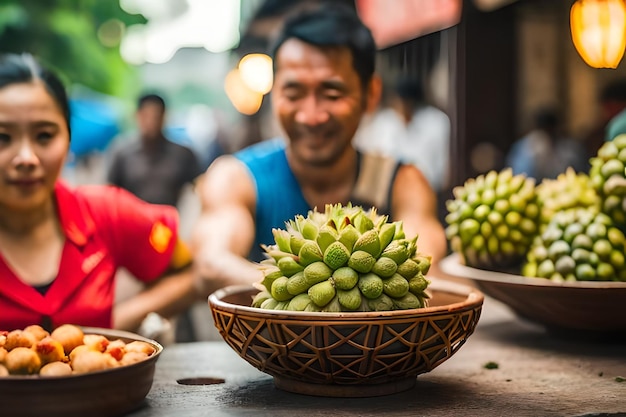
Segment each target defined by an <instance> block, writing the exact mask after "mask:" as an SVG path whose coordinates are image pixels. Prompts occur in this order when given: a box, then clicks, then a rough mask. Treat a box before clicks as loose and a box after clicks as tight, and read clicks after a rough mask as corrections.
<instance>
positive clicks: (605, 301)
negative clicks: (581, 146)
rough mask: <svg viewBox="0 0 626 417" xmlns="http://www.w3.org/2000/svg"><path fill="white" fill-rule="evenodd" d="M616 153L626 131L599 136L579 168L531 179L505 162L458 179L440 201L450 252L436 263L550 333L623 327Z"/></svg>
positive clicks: (622, 182) (624, 282)
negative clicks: (586, 165)
mask: <svg viewBox="0 0 626 417" xmlns="http://www.w3.org/2000/svg"><path fill="white" fill-rule="evenodd" d="M622 148H623V149H625V152H620V150H621V149H622ZM620 158H621V159H624V160H623V161H622V160H621V159H620ZM625 163H626V135H625V136H622V137H621V138H616V140H615V141H613V142H607V143H606V144H605V145H604V146H603V147H602V148H601V149H600V151H599V153H598V155H597V156H596V157H594V158H592V159H591V169H590V171H589V172H588V173H585V172H579V173H576V172H574V171H573V170H571V169H568V170H567V171H566V172H564V173H562V174H561V175H559V176H558V177H557V178H556V179H544V180H542V181H541V182H540V183H539V184H536V183H535V180H534V179H532V178H529V177H526V176H525V175H523V174H518V175H513V173H512V171H511V170H510V169H504V170H502V171H499V172H497V171H490V172H488V173H486V174H484V175H479V176H477V177H476V178H471V179H469V180H467V181H466V182H465V183H464V184H463V185H462V186H458V187H456V188H455V189H454V190H453V195H454V197H453V198H452V199H450V200H448V201H447V203H446V204H447V210H448V215H447V217H446V223H447V225H446V233H447V236H448V239H449V242H450V247H451V250H452V252H453V254H451V255H450V256H448V257H447V258H446V259H444V260H443V261H442V262H441V263H440V267H441V270H442V271H443V272H444V273H447V274H449V275H452V276H456V277H462V278H467V279H470V280H472V281H473V282H474V283H475V284H476V285H477V287H478V288H480V289H481V290H482V291H483V292H484V293H485V294H486V295H488V296H491V297H493V298H495V299H497V300H499V301H502V302H504V303H505V304H507V305H508V306H509V307H510V308H511V309H512V310H514V311H515V312H516V313H517V314H518V315H519V316H521V317H523V318H526V319H529V320H531V321H533V322H536V323H540V324H542V325H544V326H545V327H547V328H548V329H549V330H551V331H554V332H555V333H559V334H561V335H567V336H574V337H584V338H589V337H594V336H599V337H601V338H602V339H605V338H607V337H608V338H612V337H614V336H616V335H621V337H623V335H624V334H626V315H625V314H623V302H624V300H626V261H625V256H626V237H625V231H626V217H625V215H624V213H625V212H626V211H625V208H626V175H625V170H624V164H625Z"/></svg>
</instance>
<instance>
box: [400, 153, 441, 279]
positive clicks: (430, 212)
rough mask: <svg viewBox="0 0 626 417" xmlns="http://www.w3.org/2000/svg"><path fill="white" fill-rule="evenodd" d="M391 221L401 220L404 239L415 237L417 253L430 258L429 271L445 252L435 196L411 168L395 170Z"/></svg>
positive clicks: (416, 170)
mask: <svg viewBox="0 0 626 417" xmlns="http://www.w3.org/2000/svg"><path fill="white" fill-rule="evenodd" d="M392 213H393V215H394V219H393V220H394V221H397V220H402V223H403V226H404V231H405V234H406V236H407V237H409V238H410V237H413V236H415V235H416V234H417V235H418V239H417V248H418V251H420V252H422V253H424V254H426V255H430V256H432V265H433V271H438V268H437V265H436V264H437V262H439V261H440V260H441V259H442V258H443V257H444V256H445V255H446V252H447V241H446V235H445V232H444V228H443V225H442V224H441V222H440V221H439V218H438V216H437V197H436V195H435V193H434V191H433V190H432V188H430V186H429V185H428V181H427V180H426V178H425V177H424V175H423V174H422V173H421V172H420V171H419V170H418V169H417V168H415V167H414V166H413V165H403V166H402V167H400V169H399V170H398V174H397V175H396V180H395V182H394V184H393V191H392Z"/></svg>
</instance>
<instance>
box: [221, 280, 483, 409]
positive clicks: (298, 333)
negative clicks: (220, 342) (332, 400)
mask: <svg viewBox="0 0 626 417" xmlns="http://www.w3.org/2000/svg"><path fill="white" fill-rule="evenodd" d="M429 288H430V290H431V293H432V298H431V300H430V306H429V307H427V308H421V309H411V310H395V311H386V312H354V313H308V312H299V311H275V310H265V309H259V308H254V307H250V304H251V300H252V297H253V295H254V294H256V293H257V292H258V290H256V289H255V288H253V287H248V286H231V287H226V288H224V289H222V290H219V291H217V292H215V293H213V294H212V295H211V296H210V297H209V305H210V307H211V311H212V313H213V319H214V321H215V325H216V327H217V329H218V330H219V332H220V334H221V335H222V337H223V338H224V340H225V341H226V343H228V345H230V347H231V348H233V349H234V350H235V351H236V352H237V353H238V354H239V355H240V356H241V357H242V358H243V359H245V360H246V361H248V362H249V363H250V364H252V365H253V366H254V367H256V368H257V369H259V370H261V371H263V372H265V373H267V374H269V375H272V376H273V377H274V384H275V385H276V387H278V388H280V389H283V390H285V391H290V392H295V393H299V394H307V395H317V396H328V397H370V396H378V395H387V394H392V393H396V392H400V391H404V390H407V389H410V388H412V387H413V386H414V385H415V383H416V377H417V375H419V374H422V373H425V372H429V371H432V370H433V369H434V368H436V367H437V366H439V365H440V364H441V363H443V362H444V361H446V360H447V359H449V358H450V357H451V356H452V355H454V353H456V351H457V350H459V349H460V348H461V346H462V345H463V344H464V343H465V341H466V340H467V338H468V337H469V336H470V335H471V334H472V333H473V331H474V328H475V327H476V324H477V323H478V319H479V317H480V313H481V309H482V304H483V300H484V296H483V294H482V293H481V292H480V291H478V290H477V289H473V288H470V287H466V286H463V285H460V284H456V283H452V282H438V281H434V282H433V283H432V284H431V285H430V287H429Z"/></svg>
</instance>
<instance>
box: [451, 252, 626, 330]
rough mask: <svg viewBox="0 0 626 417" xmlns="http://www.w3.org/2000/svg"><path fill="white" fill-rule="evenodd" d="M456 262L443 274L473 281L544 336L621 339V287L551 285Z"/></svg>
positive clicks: (624, 319)
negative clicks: (545, 333)
mask: <svg viewBox="0 0 626 417" xmlns="http://www.w3.org/2000/svg"><path fill="white" fill-rule="evenodd" d="M461 259H462V258H461V257H460V256H459V255H457V254H454V255H449V256H448V257H446V258H445V259H443V260H442V261H441V263H440V265H439V266H440V268H441V270H442V271H443V272H445V273H446V274H449V275H451V276H455V277H459V278H467V279H470V280H473V282H475V283H476V285H477V287H478V288H479V289H480V290H482V291H483V292H484V293H485V294H487V295H489V296H491V297H493V298H495V299H496V300H499V301H501V302H503V303H504V304H506V305H507V306H509V307H510V308H511V309H512V310H513V311H514V312H515V313H516V314H517V315H518V316H520V317H523V318H525V319H528V320H530V321H533V322H535V323H539V324H542V325H544V326H545V327H547V328H548V330H551V331H553V332H555V333H559V334H562V335H564V336H574V337H576V336H580V337H584V338H588V337H593V336H602V337H603V336H607V337H611V336H619V335H622V336H623V335H624V334H626V314H624V302H625V301H626V282H601V281H577V282H554V281H550V280H547V279H544V278H532V277H524V276H521V275H516V274H513V273H505V272H496V271H488V270H483V269H478V268H472V267H468V266H466V265H464V264H463V263H462V262H461Z"/></svg>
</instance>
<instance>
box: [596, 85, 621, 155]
mask: <svg viewBox="0 0 626 417" xmlns="http://www.w3.org/2000/svg"><path fill="white" fill-rule="evenodd" d="M601 104H602V109H603V114H604V115H605V120H607V122H606V128H605V135H604V139H605V140H606V141H610V140H613V139H614V138H615V136H617V135H620V134H622V133H626V79H619V80H616V81H613V82H611V83H610V84H608V85H607V86H606V87H605V88H604V90H603V94H602V96H601ZM600 146H602V143H599V144H598V149H599V148H600ZM596 152H597V149H596ZM594 154H595V153H594Z"/></svg>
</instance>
